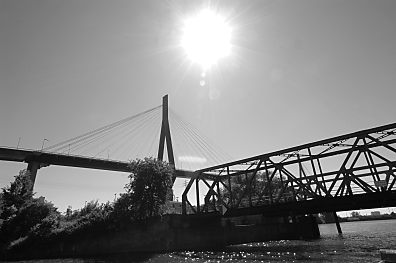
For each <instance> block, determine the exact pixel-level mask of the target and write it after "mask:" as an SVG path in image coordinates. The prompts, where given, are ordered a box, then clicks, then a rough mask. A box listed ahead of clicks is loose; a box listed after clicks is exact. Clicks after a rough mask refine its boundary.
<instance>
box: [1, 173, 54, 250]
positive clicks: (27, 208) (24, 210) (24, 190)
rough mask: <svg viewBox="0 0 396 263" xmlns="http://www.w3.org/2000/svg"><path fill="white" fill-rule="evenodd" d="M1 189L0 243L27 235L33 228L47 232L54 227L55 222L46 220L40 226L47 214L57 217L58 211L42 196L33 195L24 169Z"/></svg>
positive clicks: (28, 177) (27, 174)
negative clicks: (8, 184)
mask: <svg viewBox="0 0 396 263" xmlns="http://www.w3.org/2000/svg"><path fill="white" fill-rule="evenodd" d="M2 191H3V192H2V202H3V204H2V205H3V208H2V212H1V214H0V219H2V220H3V222H2V224H1V226H0V243H2V244H7V243H9V242H11V241H13V240H15V239H18V238H21V237H24V236H27V235H29V233H30V232H31V231H32V230H33V229H40V231H41V232H43V231H44V230H45V231H47V232H48V231H50V228H52V226H54V227H55V224H52V225H51V226H50V225H49V224H48V222H45V224H44V225H42V226H40V224H42V223H43V220H44V219H45V218H47V217H49V216H52V217H53V218H57V217H58V216H59V212H57V210H56V208H55V207H54V205H53V204H52V203H50V202H47V201H46V200H45V199H44V197H39V198H34V197H33V196H34V194H33V192H32V182H31V181H30V176H29V173H28V172H27V171H26V170H22V171H20V173H19V175H17V176H15V180H14V182H12V183H11V184H10V186H8V187H5V188H3V189H2ZM47 221H48V220H47Z"/></svg>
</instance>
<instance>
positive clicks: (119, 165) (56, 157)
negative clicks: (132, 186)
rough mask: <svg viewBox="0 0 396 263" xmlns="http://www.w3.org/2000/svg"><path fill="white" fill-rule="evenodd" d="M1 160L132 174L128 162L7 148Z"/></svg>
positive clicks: (182, 172) (184, 175)
mask: <svg viewBox="0 0 396 263" xmlns="http://www.w3.org/2000/svg"><path fill="white" fill-rule="evenodd" d="M0 160H3V161H11V162H24V163H28V164H30V163H37V164H39V167H38V168H41V167H46V166H49V165H58V166H69V167H80V168H88V169H97V170H107V171H116V172H126V173H128V172H130V169H129V168H128V164H129V163H128V162H121V161H115V160H107V159H97V158H90V157H84V156H77V155H65V154H58V153H51V152H45V151H36V150H26V149H15V148H7V147H0ZM193 176H194V172H192V171H187V170H180V169H177V170H176V177H178V178H192V177H193Z"/></svg>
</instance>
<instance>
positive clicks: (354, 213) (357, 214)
mask: <svg viewBox="0 0 396 263" xmlns="http://www.w3.org/2000/svg"><path fill="white" fill-rule="evenodd" d="M359 216H360V213H359V212H356V211H352V212H351V217H359Z"/></svg>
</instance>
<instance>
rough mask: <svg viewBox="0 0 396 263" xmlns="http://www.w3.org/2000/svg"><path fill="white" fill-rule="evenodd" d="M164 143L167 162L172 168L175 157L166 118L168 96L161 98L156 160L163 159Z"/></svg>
mask: <svg viewBox="0 0 396 263" xmlns="http://www.w3.org/2000/svg"><path fill="white" fill-rule="evenodd" d="M165 141H166V151H167V153H168V162H169V163H170V164H171V165H173V166H174V165H175V157H174V155H173V147H172V139H171V132H170V126H169V118H168V95H165V96H164V97H162V125H161V133H160V141H159V148H158V160H161V161H162V160H163V159H164V148H165Z"/></svg>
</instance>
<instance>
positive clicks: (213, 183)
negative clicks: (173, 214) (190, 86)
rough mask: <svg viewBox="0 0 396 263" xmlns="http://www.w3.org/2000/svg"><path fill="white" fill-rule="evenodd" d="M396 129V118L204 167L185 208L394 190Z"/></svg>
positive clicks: (262, 207) (260, 207)
mask: <svg viewBox="0 0 396 263" xmlns="http://www.w3.org/2000/svg"><path fill="white" fill-rule="evenodd" d="M395 131H396V123H393V124H389V125H385V126H381V127H377V128H372V129H368V130H363V131H359V132H355V133H351V134H347V135H343V136H338V137H334V138H330V139H326V140H321V141H318V142H314V143H309V144H304V145H301V146H296V147H292V148H288V149H285V150H281V151H276V152H272V153H267V154H263V155H258V156H255V157H251V158H247V159H243V160H240V161H235V162H230V163H226V164H222V165H217V166H213V167H208V168H205V169H201V170H198V171H196V172H195V176H194V177H193V178H192V179H191V180H190V182H189V184H188V185H187V187H186V189H185V191H184V193H183V198H182V199H183V213H184V214H187V213H205V212H212V211H219V210H222V211H221V212H222V213H223V214H227V213H231V212H230V211H233V213H236V214H238V212H235V211H237V210H238V209H241V211H242V210H244V211H270V210H271V209H270V208H269V207H271V206H279V205H281V204H287V206H290V205H293V204H295V205H302V204H304V203H306V202H307V201H310V200H324V199H323V198H326V200H330V199H332V198H337V200H339V198H342V199H344V198H348V197H352V196H353V198H359V197H361V198H363V196H364V195H369V194H370V195H372V194H373V193H385V192H391V193H394V191H396V173H395V172H396V132H395ZM194 183H195V201H194V202H193V201H192V200H193V198H190V199H191V200H189V198H188V196H189V193H190V192H191V191H192V185H193V184H194ZM190 196H191V194H190ZM377 196H381V195H377ZM392 200H393V199H392ZM202 201H203V203H202V205H201V204H200V203H201V202H202ZM313 203H315V204H316V203H317V201H315V202H313ZM319 203H320V202H319ZM330 203H331V202H330ZM333 203H334V204H338V203H337V202H333ZM333 203H332V204H333ZM372 203H373V204H374V202H372ZM394 205H396V203H395V204H394ZM187 207H188V208H189V210H188V211H187ZM253 208H254V209H253ZM340 208H341V207H340ZM249 209H250V210H249ZM318 209H319V210H320V209H323V211H327V210H326V207H323V208H320V207H319V208H315V211H316V210H318Z"/></svg>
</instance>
